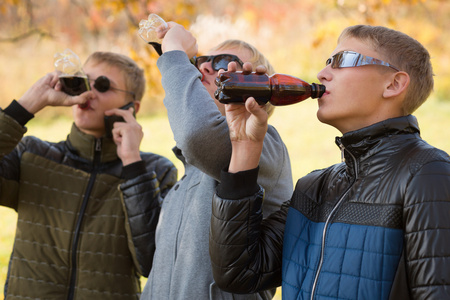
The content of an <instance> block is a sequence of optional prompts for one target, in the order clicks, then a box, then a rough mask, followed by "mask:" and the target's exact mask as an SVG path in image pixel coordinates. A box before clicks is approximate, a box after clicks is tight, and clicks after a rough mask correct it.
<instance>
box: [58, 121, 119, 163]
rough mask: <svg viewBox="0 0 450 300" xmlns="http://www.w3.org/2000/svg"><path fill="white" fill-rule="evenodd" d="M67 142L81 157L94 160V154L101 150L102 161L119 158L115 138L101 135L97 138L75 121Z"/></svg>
mask: <svg viewBox="0 0 450 300" xmlns="http://www.w3.org/2000/svg"><path fill="white" fill-rule="evenodd" d="M67 143H68V145H69V147H70V148H71V149H72V151H75V152H76V153H77V154H78V155H79V156H80V157H82V158H84V159H87V160H90V161H93V160H94V154H95V152H96V149H97V151H100V154H101V155H100V161H101V162H102V163H104V162H109V161H113V160H116V159H118V158H119V157H118V156H117V146H116V144H115V143H114V141H113V139H111V138H106V137H101V138H95V137H94V136H92V135H89V134H86V133H84V132H82V131H81V130H80V129H78V127H77V126H76V125H75V123H73V124H72V129H71V130H70V134H69V135H68V137H67Z"/></svg>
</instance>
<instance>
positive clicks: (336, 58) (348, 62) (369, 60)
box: [325, 51, 400, 72]
mask: <svg viewBox="0 0 450 300" xmlns="http://www.w3.org/2000/svg"><path fill="white" fill-rule="evenodd" d="M325 64H326V65H327V66H328V65H331V67H332V68H333V69H337V68H353V67H359V66H366V65H380V66H386V67H389V68H392V69H394V70H395V71H397V72H399V71H400V70H399V69H398V68H396V67H394V66H393V65H391V64H389V63H387V62H384V61H382V60H380V59H377V58H373V57H370V56H366V55H362V54H360V53H357V52H353V51H341V52H338V53H336V54H335V55H333V56H332V57H330V58H329V59H327V61H326V63H325Z"/></svg>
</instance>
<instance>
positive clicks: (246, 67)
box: [242, 62, 253, 74]
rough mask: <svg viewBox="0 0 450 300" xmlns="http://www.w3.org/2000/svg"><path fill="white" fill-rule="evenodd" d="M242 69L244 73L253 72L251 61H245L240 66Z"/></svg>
mask: <svg viewBox="0 0 450 300" xmlns="http://www.w3.org/2000/svg"><path fill="white" fill-rule="evenodd" d="M242 70H243V73H244V74H250V73H251V72H253V65H252V63H251V62H245V63H244V65H243V66H242Z"/></svg>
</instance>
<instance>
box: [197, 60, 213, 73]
mask: <svg viewBox="0 0 450 300" xmlns="http://www.w3.org/2000/svg"><path fill="white" fill-rule="evenodd" d="M199 70H200V72H202V74H203V75H209V74H214V73H215V72H216V71H214V69H213V68H212V63H211V61H206V62H204V63H202V64H201V65H200V67H199Z"/></svg>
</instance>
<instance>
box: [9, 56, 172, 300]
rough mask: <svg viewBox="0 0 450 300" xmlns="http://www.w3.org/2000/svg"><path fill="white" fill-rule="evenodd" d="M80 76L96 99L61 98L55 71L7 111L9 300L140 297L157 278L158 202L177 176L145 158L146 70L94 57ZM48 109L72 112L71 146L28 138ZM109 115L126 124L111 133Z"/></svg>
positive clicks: (162, 162)
mask: <svg viewBox="0 0 450 300" xmlns="http://www.w3.org/2000/svg"><path fill="white" fill-rule="evenodd" d="M83 71H84V73H85V74H86V75H87V81H86V82H88V83H89V86H90V88H91V89H90V90H89V91H86V92H84V93H82V94H80V95H75V96H71V95H69V94H68V93H69V92H70V90H65V92H63V91H62V90H61V89H62V85H61V82H60V80H59V75H60V73H58V72H56V71H55V72H52V73H49V74H47V75H45V76H44V77H42V78H41V79H39V80H38V81H37V82H36V83H35V84H34V85H33V86H32V87H31V88H30V89H29V90H28V91H27V92H25V94H24V95H23V96H22V97H21V98H19V99H18V100H17V101H16V100H14V101H12V103H11V104H10V105H9V106H8V107H6V108H5V109H2V110H1V111H0V153H1V154H0V159H1V161H0V178H1V184H0V204H1V205H3V206H7V207H10V208H12V209H14V210H16V211H17V213H18V222H17V230H16V236H15V240H14V248H13V252H12V255H11V260H10V263H9V269H8V275H7V280H6V284H5V289H4V295H5V298H6V299H8V298H12V299H19V298H20V299H37V298H39V299H120V300H123V299H138V298H139V296H140V290H141V288H140V284H139V276H140V275H144V276H147V275H148V273H149V271H150V268H151V265H152V255H148V254H149V253H153V251H154V249H153V248H154V231H155V228H156V224H157V221H158V217H159V211H160V204H161V202H162V199H163V197H164V196H165V194H166V193H167V192H168V190H169V189H170V188H171V187H172V186H173V185H174V183H175V182H176V180H177V170H176V168H175V166H174V165H173V164H172V162H170V161H169V160H168V159H167V158H164V157H162V156H160V155H157V154H153V153H144V152H141V151H140V150H139V147H140V143H141V140H142V138H143V132H142V127H141V126H140V125H139V123H138V122H137V121H136V119H135V117H134V116H133V113H137V112H138V111H139V107H140V101H141V99H142V96H143V94H144V90H145V79H144V75H143V71H142V69H140V68H139V67H138V66H137V65H136V63H135V62H134V61H133V60H131V59H130V58H128V57H126V56H123V55H120V54H115V53H110V52H96V53H93V54H92V55H91V56H89V58H88V60H87V61H86V63H85V64H84V66H83ZM81 83H83V81H81ZM127 104H128V106H130V108H128V109H119V108H121V107H123V106H124V105H127ZM48 106H72V110H73V118H74V123H73V125H72V129H71V131H70V133H69V134H68V137H67V139H66V140H65V141H61V142H57V143H53V142H47V141H43V140H41V139H39V138H37V137H33V136H25V137H24V134H25V132H26V131H27V129H26V127H25V124H26V123H27V122H28V121H29V120H30V119H31V118H33V117H34V115H35V114H36V113H37V112H39V111H41V110H42V109H44V108H46V107H48ZM133 107H134V108H133ZM105 116H108V117H111V116H115V117H122V118H123V119H122V120H121V121H120V122H115V123H113V126H112V128H113V129H108V130H107V129H105V128H106V126H105V124H110V123H111V122H107V121H105ZM109 119H110V118H107V120H109Z"/></svg>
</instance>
